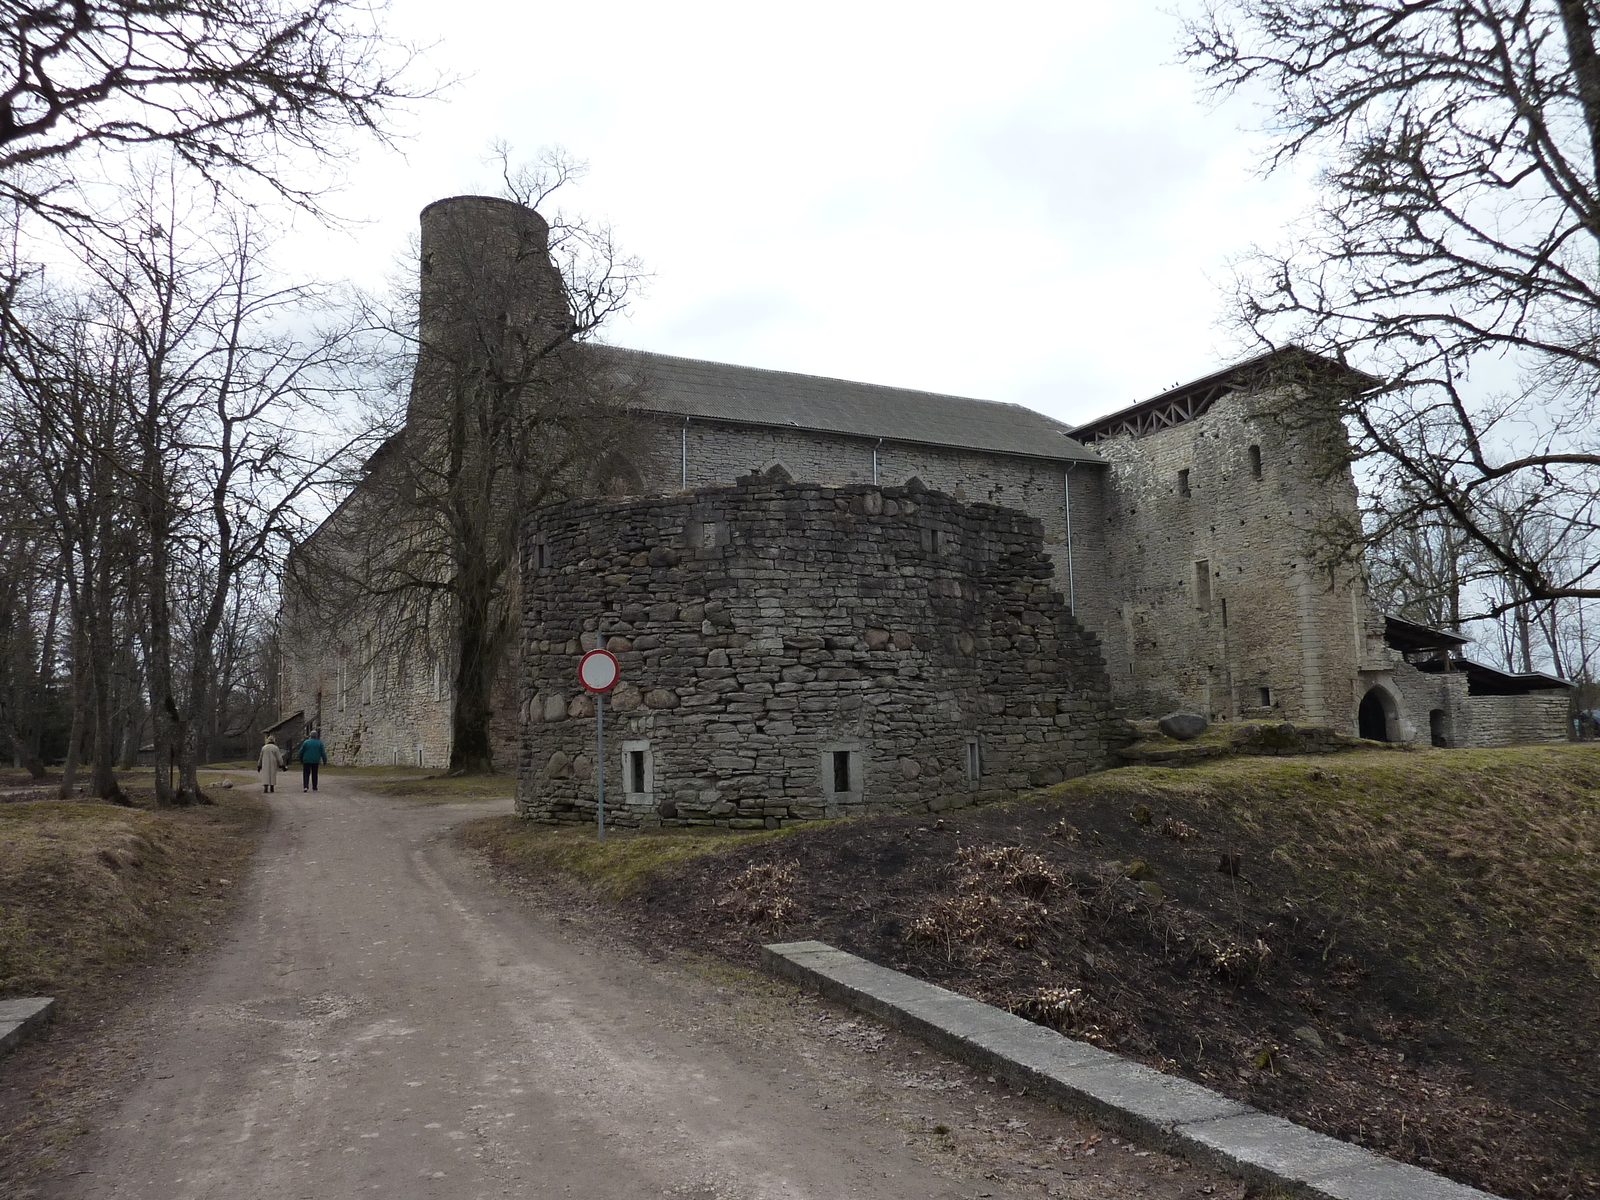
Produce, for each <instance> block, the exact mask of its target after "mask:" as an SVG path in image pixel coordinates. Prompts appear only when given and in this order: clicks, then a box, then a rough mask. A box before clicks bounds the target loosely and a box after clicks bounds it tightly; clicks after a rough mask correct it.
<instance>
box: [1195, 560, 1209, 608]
mask: <svg viewBox="0 0 1600 1200" xmlns="http://www.w3.org/2000/svg"><path fill="white" fill-rule="evenodd" d="M1194 605H1195V607H1196V608H1198V609H1199V610H1200V611H1201V612H1203V613H1208V612H1210V611H1211V562H1210V560H1209V559H1204V558H1202V559H1201V560H1200V561H1199V562H1197V563H1195V565H1194Z"/></svg>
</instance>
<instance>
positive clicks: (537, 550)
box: [533, 541, 550, 571]
mask: <svg viewBox="0 0 1600 1200" xmlns="http://www.w3.org/2000/svg"><path fill="white" fill-rule="evenodd" d="M549 567H550V547H549V546H547V545H545V544H544V542H542V541H538V542H534V544H533V569H534V570H535V571H544V570H548V569H549Z"/></svg>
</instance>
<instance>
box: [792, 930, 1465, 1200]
mask: <svg viewBox="0 0 1600 1200" xmlns="http://www.w3.org/2000/svg"><path fill="white" fill-rule="evenodd" d="M761 962H762V965H763V966H765V967H766V968H767V969H768V970H770V971H772V972H774V973H776V974H779V975H785V976H787V977H789V978H790V979H793V980H796V981H797V982H799V983H801V984H804V985H805V986H807V987H810V988H813V989H815V990H816V991H818V992H820V993H821V994H822V995H824V996H827V997H829V998H830V999H833V1000H839V1001H842V1002H844V1003H846V1004H849V1005H850V1006H852V1007H853V1008H858V1009H860V1010H861V1011H862V1012H866V1013H870V1014H872V1015H873V1016H875V1017H877V1018H878V1019H879V1020H881V1021H883V1022H884V1024H886V1025H890V1026H893V1027H894V1028H896V1029H900V1030H902V1031H904V1032H906V1033H911V1034H915V1035H916V1036H918V1037H919V1038H922V1039H923V1040H924V1041H926V1042H928V1043H929V1044H930V1045H933V1046H936V1047H938V1048H939V1049H941V1050H943V1051H945V1052H946V1053H948V1054H950V1055H951V1056H952V1057H955V1058H960V1059H964V1060H965V1061H967V1062H969V1063H972V1064H974V1065H976V1066H981V1067H983V1068H985V1069H986V1070H989V1071H993V1072H994V1073H995V1074H996V1075H999V1076H1002V1077H1003V1078H1005V1079H1007V1080H1008V1081H1010V1082H1011V1083H1014V1084H1018V1085H1021V1086H1023V1087H1026V1088H1028V1089H1030V1090H1032V1091H1034V1092H1035V1093H1037V1094H1039V1095H1042V1096H1044V1097H1045V1098H1046V1099H1048V1100H1051V1101H1054V1102H1056V1103H1058V1104H1063V1105H1067V1106H1070V1107H1072V1108H1076V1109H1079V1110H1081V1111H1085V1112H1087V1113H1089V1114H1090V1115H1091V1116H1093V1117H1094V1118H1095V1119H1096V1120H1098V1121H1100V1122H1101V1123H1102V1124H1104V1125H1106V1126H1108V1127H1109V1128H1111V1129H1114V1130H1117V1131H1118V1132H1120V1133H1124V1134H1127V1135H1129V1136H1131V1137H1134V1138H1137V1139H1139V1140H1140V1141H1142V1142H1144V1143H1146V1144H1149V1145H1156V1146H1160V1147H1161V1148H1162V1149H1165V1150H1170V1151H1172V1152H1174V1153H1176V1154H1180V1155H1183V1156H1184V1157H1186V1158H1191V1159H1195V1160H1197V1161H1200V1162H1203V1163H1206V1164H1207V1165H1210V1166H1214V1167H1217V1168H1219V1169H1221V1170H1223V1171H1227V1172H1228V1173H1230V1174H1233V1175H1238V1176H1242V1177H1244V1178H1246V1179H1250V1180H1253V1181H1255V1182H1258V1183H1264V1184H1267V1185H1269V1186H1272V1187H1277V1188H1281V1189H1283V1190H1285V1191H1287V1192H1289V1193H1290V1194H1292V1195H1296V1196H1311V1197H1318V1198H1320V1200H1496V1198H1495V1197H1492V1196H1491V1195H1490V1193H1488V1192H1484V1191H1480V1190H1478V1189H1477V1188H1473V1187H1467V1186H1466V1185H1465V1184H1460V1183H1456V1182H1454V1181H1453V1180H1449V1179H1446V1178H1444V1177H1443V1176H1442V1175H1435V1174H1433V1173H1432V1172H1431V1171H1424V1170H1423V1169H1422V1168H1420V1167H1413V1166H1409V1165H1408V1164H1406V1163H1400V1162H1395V1161H1394V1160H1393V1159H1389V1158H1384V1157H1382V1156H1381V1155H1377V1154H1373V1153H1372V1152H1371V1151H1369V1150H1363V1149H1362V1148H1361V1147H1359V1146H1352V1145H1350V1144H1349V1143H1348V1142H1341V1141H1339V1140H1338V1139H1336V1138H1331V1137H1326V1136H1324V1135H1323V1134H1320V1133H1316V1132H1314V1131H1312V1130H1310V1129H1306V1128H1304V1127H1303V1126H1300V1125H1295V1124H1293V1123H1292V1122H1289V1121H1285V1120H1283V1119H1282V1118H1281V1117H1274V1116H1270V1115H1269V1114H1267V1113H1264V1112H1261V1111H1260V1110H1258V1109H1254V1108H1251V1107H1250V1106H1249V1105H1246V1104H1240V1103H1239V1102H1238V1101H1236V1100H1230V1099H1228V1098H1227V1097H1226V1096H1224V1095H1222V1094H1221V1093H1219V1092H1214V1091H1212V1090H1211V1089H1210V1088H1206V1087H1201V1086H1200V1085H1199V1084H1197V1083H1191V1082H1190V1081H1189V1080H1187V1079H1180V1078H1178V1077H1177V1076H1175V1075H1163V1074H1162V1073H1161V1072H1160V1071H1156V1070H1152V1069H1151V1068H1150V1067H1146V1066H1144V1065H1143V1064H1141V1063H1136V1062H1131V1061H1129V1060H1128V1059H1125V1058H1123V1057H1122V1056H1121V1055H1117V1054H1112V1053H1111V1052H1110V1051H1108V1050H1101V1049H1100V1048H1099V1047H1097V1046H1091V1045H1088V1044H1087V1043H1085V1042H1079V1041H1075V1040H1073V1039H1072V1038H1069V1037H1063V1036H1062V1035H1061V1034H1059V1033H1056V1032H1055V1031H1053V1030H1050V1029H1046V1028H1044V1027H1043V1026H1040V1025H1035V1024H1034V1023H1033V1022H1032V1021H1027V1020H1024V1019H1023V1018H1021V1017H1018V1016H1014V1015H1012V1014H1011V1013H1008V1012H1003V1011H1001V1010H1000V1009H998V1008H995V1007H994V1006H993V1005H989V1004H984V1003H982V1002H980V1001H977V1000H972V999H969V998H967V997H966V996H959V995H957V994H956V993H955V992H952V991H949V990H947V989H945V988H942V987H938V986H936V985H934V984H931V983H924V982H923V981H922V980H920V979H913V978H911V977H910V976H909V975H904V974H902V973H901V972H899V971H891V970H890V969H889V968H887V967H880V966H877V965H876V964H874V963H870V962H868V961H867V960H866V959H864V958H858V957H856V956H855V955H854V954H847V953H845V952H844V951H843V950H837V949H835V948H834V947H832V946H830V945H828V944H827V943H826V942H782V943H776V944H773V945H770V946H763V947H762V948H761Z"/></svg>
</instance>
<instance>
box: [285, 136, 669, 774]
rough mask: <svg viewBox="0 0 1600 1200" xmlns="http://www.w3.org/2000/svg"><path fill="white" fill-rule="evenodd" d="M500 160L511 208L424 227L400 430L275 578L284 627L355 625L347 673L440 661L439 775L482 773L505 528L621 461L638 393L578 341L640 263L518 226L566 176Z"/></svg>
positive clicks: (570, 231)
mask: <svg viewBox="0 0 1600 1200" xmlns="http://www.w3.org/2000/svg"><path fill="white" fill-rule="evenodd" d="M499 161H500V164H501V167H502V173H503V177H504V182H505V185H506V191H507V193H508V194H509V197H510V198H502V197H460V198H457V199H455V200H451V201H445V202H441V203H439V204H436V205H432V206H430V208H429V209H428V210H426V211H425V212H424V214H423V236H422V242H421V252H420V260H419V264H418V267H419V270H418V275H419V279H420V288H419V291H418V293H417V297H416V300H415V307H414V309H413V308H411V306H409V305H406V306H402V311H407V310H409V311H414V313H415V318H414V323H412V322H408V321H402V322H393V323H391V327H392V328H394V329H395V330H396V332H398V333H399V334H401V335H402V336H405V337H407V338H408V339H414V344H415V347H416V358H415V371H414V376H413V380H412V386H411V393H410V400H409V403H408V405H407V410H406V414H405V420H404V424H403V427H402V428H399V429H398V430H397V431H396V432H395V434H394V435H393V437H392V438H391V439H390V440H389V442H388V443H387V444H386V445H385V446H384V448H383V450H382V452H381V453H380V454H379V455H377V456H375V457H374V459H373V461H372V462H371V463H370V464H369V469H368V471H367V472H366V475H365V477H364V478H363V479H362V480H361V481H360V483H359V485H358V486H357V487H356V489H355V491H354V492H353V493H352V495H351V496H350V498H349V499H348V500H347V501H346V503H345V506H344V507H343V508H342V509H341V511H340V512H339V513H338V514H336V515H335V517H334V518H333V519H332V520H330V521H329V522H327V523H326V524H325V525H324V527H323V528H322V529H321V530H319V532H318V533H317V535H316V537H315V538H314V539H312V540H311V541H310V542H309V543H308V544H307V545H305V546H302V547H300V548H299V550H298V552H297V554H296V555H295V557H294V560H293V562H292V564H291V570H292V572H293V575H294V579H293V587H294V594H295V598H296V599H295V607H296V613H295V616H296V620H297V621H298V622H299V624H300V625H301V626H307V625H311V626H317V625H320V626H322V627H327V626H328V625H329V624H330V623H334V622H337V623H339V624H340V625H347V624H348V614H349V613H350V612H352V611H363V612H365V613H366V614H368V621H367V623H366V624H365V625H364V626H363V629H364V630H365V635H364V637H363V638H362V639H361V640H360V641H359V643H358V646H357V647H353V648H352V649H353V650H354V652H355V654H356V656H357V658H358V661H359V663H360V668H359V669H360V670H361V671H362V672H363V673H367V674H372V673H375V670H376V666H377V664H378V663H380V662H391V661H397V662H402V663H403V662H406V661H410V660H414V659H417V658H419V657H421V656H422V655H423V654H424V653H430V654H438V653H440V652H441V650H445V651H446V652H447V653H449V654H450V655H451V657H452V670H451V675H452V682H453V686H452V687H451V690H450V699H451V705H452V713H451V729H452V739H451V755H450V768H451V770H452V771H454V772H483V771H489V770H492V769H493V755H492V752H491V742H490V723H491V720H492V717H493V714H494V708H495V696H494V693H495V687H496V682H497V679H499V678H500V677H501V675H502V664H503V663H504V662H505V661H506V658H507V655H508V652H509V648H510V645H511V642H512V633H513V631H514V629H515V622H516V619H517V609H516V591H517V567H518V546H519V531H520V525H521V520H522V517H523V515H524V514H525V513H526V512H528V511H529V509H531V508H533V507H536V506H537V505H540V504H543V503H546V502H549V501H551V500H555V499H560V498H565V497H568V496H571V495H574V494H582V493H584V492H586V491H589V490H592V489H593V488H594V487H595V486H596V481H595V472H596V470H597V469H598V468H599V467H600V465H601V464H603V463H606V462H608V461H609V462H612V463H615V462H617V461H618V460H617V457H616V456H617V455H618V454H619V453H623V452H625V451H626V450H627V449H629V448H631V447H632V440H631V424H630V422H629V420H628V416H627V413H628V408H629V405H630V403H631V400H632V398H633V395H634V392H635V390H636V388H637V384H636V383H634V382H631V381H627V380H623V379H620V378H619V377H618V375H617V374H616V372H615V371H614V370H613V369H612V368H611V366H610V365H609V363H608V362H607V360H605V359H604V358H602V357H601V356H599V355H596V354H593V353H591V352H590V351H589V348H588V347H587V346H586V345H585V342H586V341H587V340H588V339H589V338H591V337H592V336H593V335H594V334H595V333H596V332H597V331H598V329H599V328H600V326H601V325H602V323H603V322H604V321H605V320H606V319H607V318H609V317H610V316H612V315H613V314H615V313H617V312H619V311H621V310H622V309H623V308H624V307H625V305H626V304H627V302H628V299H629V296H630V295H631V293H632V291H633V289H634V288H635V287H636V286H637V284H638V282H639V280H640V269H639V266H638V264H637V263H636V262H634V261H633V260H631V259H629V258H626V257H625V256H622V255H620V254H619V253H618V252H617V251H616V249H615V246H614V244H613V242H612V239H611V236H610V232H609V230H607V229H605V228H604V227H603V226H595V225H591V224H586V223H584V222H582V221H579V220H575V219H571V218H568V217H566V216H564V215H561V214H558V216H557V218H556V220H554V221H553V222H550V223H547V222H546V220H545V219H544V218H543V217H542V216H540V214H539V213H538V212H537V211H535V207H534V206H535V205H537V204H539V203H541V202H543V201H545V200H546V199H548V197H549V196H550V195H551V194H552V193H553V192H554V191H555V190H556V189H557V188H559V187H561V186H562V185H563V184H565V183H566V182H568V181H569V180H570V179H571V178H573V176H574V175H575V174H576V173H577V172H578V171H579V170H581V167H580V166H579V165H578V164H575V163H573V162H572V161H571V160H570V159H568V158H566V157H565V156H564V155H561V154H559V153H547V154H546V155H545V156H544V157H543V158H542V159H541V160H540V161H539V162H538V163H536V164H535V165H534V166H532V167H530V168H526V169H522V170H512V169H510V168H509V166H508V159H507V157H506V155H505V152H504V151H503V150H502V151H501V152H500V159H499ZM397 424H398V422H397ZM347 640H351V641H354V640H356V639H354V638H348V639H347ZM376 673H377V674H379V675H380V676H381V672H376Z"/></svg>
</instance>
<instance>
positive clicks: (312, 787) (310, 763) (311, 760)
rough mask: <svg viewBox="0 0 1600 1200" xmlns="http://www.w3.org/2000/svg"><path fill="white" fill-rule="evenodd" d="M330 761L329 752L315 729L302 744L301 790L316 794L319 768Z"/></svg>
mask: <svg viewBox="0 0 1600 1200" xmlns="http://www.w3.org/2000/svg"><path fill="white" fill-rule="evenodd" d="M327 761H328V751H327V749H326V747H324V746H323V744H322V738H321V736H320V734H319V731H318V730H315V729H313V730H312V731H311V733H310V735H309V736H308V737H307V738H306V740H305V741H303V742H301V743H300V790H301V791H302V792H314V791H316V790H317V768H318V767H319V766H321V765H322V764H323V763H325V762H327Z"/></svg>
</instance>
